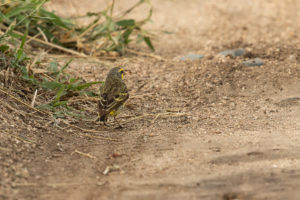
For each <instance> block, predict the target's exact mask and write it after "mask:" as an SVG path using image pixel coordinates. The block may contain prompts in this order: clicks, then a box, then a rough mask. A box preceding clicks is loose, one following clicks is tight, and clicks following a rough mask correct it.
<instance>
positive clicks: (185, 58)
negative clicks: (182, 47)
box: [180, 54, 204, 60]
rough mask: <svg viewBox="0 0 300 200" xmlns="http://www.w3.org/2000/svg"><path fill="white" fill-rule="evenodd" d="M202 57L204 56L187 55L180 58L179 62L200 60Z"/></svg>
mask: <svg viewBox="0 0 300 200" xmlns="http://www.w3.org/2000/svg"><path fill="white" fill-rule="evenodd" d="M203 57H204V55H201V54H187V55H185V56H182V57H181V58H180V60H200V59H202V58H203Z"/></svg>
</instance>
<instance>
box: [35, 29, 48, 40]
mask: <svg viewBox="0 0 300 200" xmlns="http://www.w3.org/2000/svg"><path fill="white" fill-rule="evenodd" d="M37 30H38V31H39V32H40V33H41V35H42V36H43V38H44V40H45V42H49V41H48V38H47V37H46V35H45V33H44V32H43V31H42V30H41V29H40V27H37Z"/></svg>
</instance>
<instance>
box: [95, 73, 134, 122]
mask: <svg viewBox="0 0 300 200" xmlns="http://www.w3.org/2000/svg"><path fill="white" fill-rule="evenodd" d="M128 98H129V94H128V90H127V87H126V84H125V83H124V81H123V69H122V68H120V67H115V68H112V69H111V70H110V71H109V73H108V74H107V77H106V79H105V82H104V84H103V85H102V86H101V87H100V99H99V101H98V119H97V120H98V121H103V122H104V124H105V122H106V121H107V118H108V116H109V115H110V116H112V117H114V118H115V117H116V116H117V115H118V114H119V111H120V108H121V107H122V106H123V105H124V103H125V101H126V100H127V99H128Z"/></svg>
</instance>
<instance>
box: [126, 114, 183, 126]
mask: <svg viewBox="0 0 300 200" xmlns="http://www.w3.org/2000/svg"><path fill="white" fill-rule="evenodd" d="M184 115H188V113H174V112H164V113H157V114H144V115H141V116H137V117H134V118H132V119H129V120H127V121H125V122H123V124H126V123H128V122H131V121H134V120H137V119H141V118H144V117H149V116H155V118H154V119H153V120H152V123H154V122H155V120H157V119H158V117H160V116H165V117H179V116H184Z"/></svg>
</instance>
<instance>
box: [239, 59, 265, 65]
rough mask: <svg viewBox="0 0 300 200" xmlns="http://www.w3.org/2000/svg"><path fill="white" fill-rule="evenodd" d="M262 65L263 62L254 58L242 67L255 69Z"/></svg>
mask: <svg viewBox="0 0 300 200" xmlns="http://www.w3.org/2000/svg"><path fill="white" fill-rule="evenodd" d="M263 64H264V61H263V60H262V59H260V58H254V59H250V60H247V61H244V62H243V65H246V66H248V67H257V66H261V65H263Z"/></svg>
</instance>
